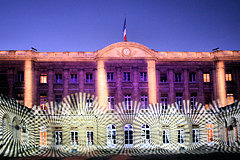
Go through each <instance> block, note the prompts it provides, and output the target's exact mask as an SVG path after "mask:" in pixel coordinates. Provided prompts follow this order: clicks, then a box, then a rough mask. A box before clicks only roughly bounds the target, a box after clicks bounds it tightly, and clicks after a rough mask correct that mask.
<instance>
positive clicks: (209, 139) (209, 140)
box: [207, 123, 214, 144]
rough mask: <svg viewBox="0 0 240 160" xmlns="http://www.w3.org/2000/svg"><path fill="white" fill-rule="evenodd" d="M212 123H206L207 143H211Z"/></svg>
mask: <svg viewBox="0 0 240 160" xmlns="http://www.w3.org/2000/svg"><path fill="white" fill-rule="evenodd" d="M213 139H214V137H213V124H212V123H208V124H207V141H208V143H209V144H212V143H213Z"/></svg>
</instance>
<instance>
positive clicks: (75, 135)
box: [70, 131, 78, 145]
mask: <svg viewBox="0 0 240 160" xmlns="http://www.w3.org/2000/svg"><path fill="white" fill-rule="evenodd" d="M70 135H71V139H70V140H71V145H78V131H71V132H70Z"/></svg>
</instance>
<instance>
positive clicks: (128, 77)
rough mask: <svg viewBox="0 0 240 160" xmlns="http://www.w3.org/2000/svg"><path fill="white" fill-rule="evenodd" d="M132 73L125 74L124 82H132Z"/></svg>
mask: <svg viewBox="0 0 240 160" xmlns="http://www.w3.org/2000/svg"><path fill="white" fill-rule="evenodd" d="M130 75H131V74H130V72H123V81H124V82H129V81H130V80H131V76H130Z"/></svg>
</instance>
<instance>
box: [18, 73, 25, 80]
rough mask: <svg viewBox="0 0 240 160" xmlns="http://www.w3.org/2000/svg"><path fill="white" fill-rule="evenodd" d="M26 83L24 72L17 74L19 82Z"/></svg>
mask: <svg viewBox="0 0 240 160" xmlns="http://www.w3.org/2000/svg"><path fill="white" fill-rule="evenodd" d="M23 81H24V72H23V71H19V72H17V82H23Z"/></svg>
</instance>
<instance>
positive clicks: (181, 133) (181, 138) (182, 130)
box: [177, 129, 184, 143]
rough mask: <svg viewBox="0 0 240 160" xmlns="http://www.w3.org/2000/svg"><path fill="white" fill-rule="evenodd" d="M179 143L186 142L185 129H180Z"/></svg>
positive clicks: (178, 131)
mask: <svg viewBox="0 0 240 160" xmlns="http://www.w3.org/2000/svg"><path fill="white" fill-rule="evenodd" d="M177 134H178V143H184V129H178V130H177Z"/></svg>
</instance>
